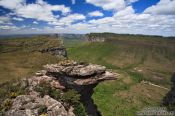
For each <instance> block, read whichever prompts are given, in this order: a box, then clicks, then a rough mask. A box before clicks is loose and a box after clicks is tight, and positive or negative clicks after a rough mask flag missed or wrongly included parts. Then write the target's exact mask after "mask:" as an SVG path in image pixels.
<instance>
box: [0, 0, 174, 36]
mask: <svg viewBox="0 0 175 116" xmlns="http://www.w3.org/2000/svg"><path fill="white" fill-rule="evenodd" d="M90 32H114V33H127V34H128V33H129V34H148V35H163V36H175V0H1V1H0V34H1V35H3V34H32V33H90Z"/></svg>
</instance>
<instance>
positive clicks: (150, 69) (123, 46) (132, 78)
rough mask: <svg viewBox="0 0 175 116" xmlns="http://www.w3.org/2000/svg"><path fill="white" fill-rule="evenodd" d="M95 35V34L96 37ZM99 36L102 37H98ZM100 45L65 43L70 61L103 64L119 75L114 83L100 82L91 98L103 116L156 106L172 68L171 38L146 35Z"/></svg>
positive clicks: (174, 64)
mask: <svg viewBox="0 0 175 116" xmlns="http://www.w3.org/2000/svg"><path fill="white" fill-rule="evenodd" d="M98 36H99V35H98ZM100 36H103V37H104V35H100ZM106 37H108V39H107V41H106V42H104V43H95V42H94V43H88V42H78V41H77V42H75V43H74V44H69V42H68V41H66V42H68V43H66V45H67V46H66V47H67V50H68V55H69V58H70V59H73V60H78V61H86V62H91V63H96V64H100V65H105V66H106V67H107V68H110V69H112V70H113V71H115V72H118V73H119V74H120V76H119V79H118V80H116V81H107V82H103V83H100V84H99V85H98V86H97V87H96V88H95V90H94V94H93V99H94V102H95V103H96V105H97V106H98V109H99V111H100V112H101V113H102V115H104V116H116V115H118V116H125V115H127V116H135V115H136V112H137V111H139V110H141V109H142V108H144V107H150V106H160V105H161V101H162V99H163V97H164V96H165V94H166V93H167V92H168V91H167V90H165V89H162V88H158V87H154V86H152V85H147V84H144V83H142V80H147V81H151V82H152V83H155V84H158V85H161V86H165V87H168V88H169V87H170V78H171V76H172V74H173V71H174V69H175V42H174V40H173V39H169V38H163V39H162V38H161V37H149V36H148V37H147V36H129V35H125V36H121V35H117V36H111V35H108V36H106Z"/></svg>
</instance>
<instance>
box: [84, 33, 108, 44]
mask: <svg viewBox="0 0 175 116" xmlns="http://www.w3.org/2000/svg"><path fill="white" fill-rule="evenodd" d="M85 40H86V41H88V42H105V40H106V38H105V37H104V36H100V35H98V34H87V35H86V36H85Z"/></svg>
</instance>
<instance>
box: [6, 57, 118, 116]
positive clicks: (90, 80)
mask: <svg viewBox="0 0 175 116" xmlns="http://www.w3.org/2000/svg"><path fill="white" fill-rule="evenodd" d="M115 79H117V74H116V73H112V72H110V71H107V69H106V67H104V66H101V65H96V64H87V63H77V62H75V61H68V60H66V61H64V62H60V63H58V64H48V65H45V66H44V70H41V71H38V72H36V75H35V76H33V77H31V78H29V79H27V82H28V95H21V96H18V97H16V98H15V99H14V100H13V104H12V107H11V109H10V110H9V111H7V112H6V115H7V116H31V115H34V116H38V110H39V109H40V106H43V105H44V106H46V113H47V115H48V116H58V115H61V116H74V113H73V107H70V108H69V109H68V110H67V109H66V108H64V106H63V105H62V103H61V102H59V101H57V100H55V99H53V98H51V97H50V96H48V95H45V96H44V97H40V96H39V93H38V92H36V91H35V88H36V87H37V86H38V85H39V84H40V83H42V82H47V83H48V84H50V86H51V87H52V88H55V89H60V90H65V89H74V90H76V91H77V92H79V93H80V95H81V96H80V99H81V102H82V103H83V105H84V106H85V107H86V111H87V114H88V115H92V116H99V115H100V113H99V112H98V110H97V107H96V105H95V104H94V103H93V100H92V99H91V96H92V94H93V88H94V87H95V86H96V85H97V84H98V83H99V82H101V81H104V80H115Z"/></svg>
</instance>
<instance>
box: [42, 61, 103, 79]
mask: <svg viewBox="0 0 175 116" xmlns="http://www.w3.org/2000/svg"><path fill="white" fill-rule="evenodd" d="M44 68H45V70H46V71H48V72H51V73H58V74H66V75H68V76H74V77H84V76H91V75H94V74H96V75H97V74H101V73H104V72H105V70H106V68H105V67H104V66H100V65H95V64H89V65H79V64H77V65H75V64H73V65H69V66H64V65H59V64H51V65H45V66H44Z"/></svg>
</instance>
